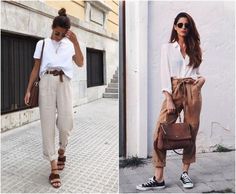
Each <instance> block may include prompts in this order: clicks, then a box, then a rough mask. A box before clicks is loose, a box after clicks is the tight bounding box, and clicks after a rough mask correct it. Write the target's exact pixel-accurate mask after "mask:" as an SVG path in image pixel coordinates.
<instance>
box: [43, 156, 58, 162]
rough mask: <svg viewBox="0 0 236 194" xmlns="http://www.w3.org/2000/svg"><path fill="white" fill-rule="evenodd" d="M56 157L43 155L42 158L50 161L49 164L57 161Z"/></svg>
mask: <svg viewBox="0 0 236 194" xmlns="http://www.w3.org/2000/svg"><path fill="white" fill-rule="evenodd" d="M57 157H58V155H57V154H54V155H51V156H48V155H45V154H43V158H44V159H46V160H48V161H50V162H51V161H53V160H57Z"/></svg>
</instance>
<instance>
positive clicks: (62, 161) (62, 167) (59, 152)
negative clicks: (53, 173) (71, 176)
mask: <svg viewBox="0 0 236 194" xmlns="http://www.w3.org/2000/svg"><path fill="white" fill-rule="evenodd" d="M58 154H59V156H58V159H57V166H58V170H63V169H64V167H65V162H66V156H63V157H60V156H61V155H63V154H64V151H63V150H58ZM58 162H60V163H58Z"/></svg>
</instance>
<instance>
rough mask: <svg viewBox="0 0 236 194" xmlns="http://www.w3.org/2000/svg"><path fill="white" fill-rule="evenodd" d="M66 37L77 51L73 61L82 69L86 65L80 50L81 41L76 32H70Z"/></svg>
mask: <svg viewBox="0 0 236 194" xmlns="http://www.w3.org/2000/svg"><path fill="white" fill-rule="evenodd" d="M66 37H67V38H68V39H69V40H70V41H71V42H72V43H73V45H74V49H75V55H74V56H73V60H74V62H75V64H76V65H77V66H78V67H82V66H83V65H84V57H83V54H82V52H81V49H80V45H79V41H78V40H77V37H76V35H75V33H74V32H72V31H71V30H68V31H67V33H66Z"/></svg>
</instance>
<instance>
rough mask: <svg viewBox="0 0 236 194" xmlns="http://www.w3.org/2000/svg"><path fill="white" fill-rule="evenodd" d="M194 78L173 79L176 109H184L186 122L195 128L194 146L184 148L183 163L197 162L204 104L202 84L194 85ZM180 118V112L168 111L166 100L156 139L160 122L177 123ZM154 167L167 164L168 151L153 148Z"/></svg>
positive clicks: (173, 95)
mask: <svg viewBox="0 0 236 194" xmlns="http://www.w3.org/2000/svg"><path fill="white" fill-rule="evenodd" d="M194 81H195V80H193V79H192V78H184V79H172V91H173V92H172V99H173V102H174V104H175V107H176V110H177V111H178V112H181V111H182V110H184V122H187V123H189V124H190V125H191V127H192V129H193V136H194V144H193V146H192V147H189V148H186V149H184V150H183V159H182V161H183V163H184V164H190V163H193V162H195V160H196V158H195V155H196V136H197V132H198V128H199V121H200V112H201V105H202V97H201V86H200V85H199V84H195V85H193V82H194ZM177 118H178V113H177V112H175V113H171V114H168V113H167V108H166V100H164V102H163V104H162V108H161V111H160V115H159V118H158V120H157V124H156V128H155V130H154V140H155V139H156V138H157V135H158V130H159V127H160V123H163V122H165V121H167V122H171V121H172V122H173V123H175V122H176V120H177ZM152 161H153V165H154V167H165V166H166V151H163V150H157V151H155V150H154V148H153V157H152Z"/></svg>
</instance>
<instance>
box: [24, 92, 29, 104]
mask: <svg viewBox="0 0 236 194" xmlns="http://www.w3.org/2000/svg"><path fill="white" fill-rule="evenodd" d="M29 99H30V92H26V94H25V98H24V100H25V104H26V105H27V106H29Z"/></svg>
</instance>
